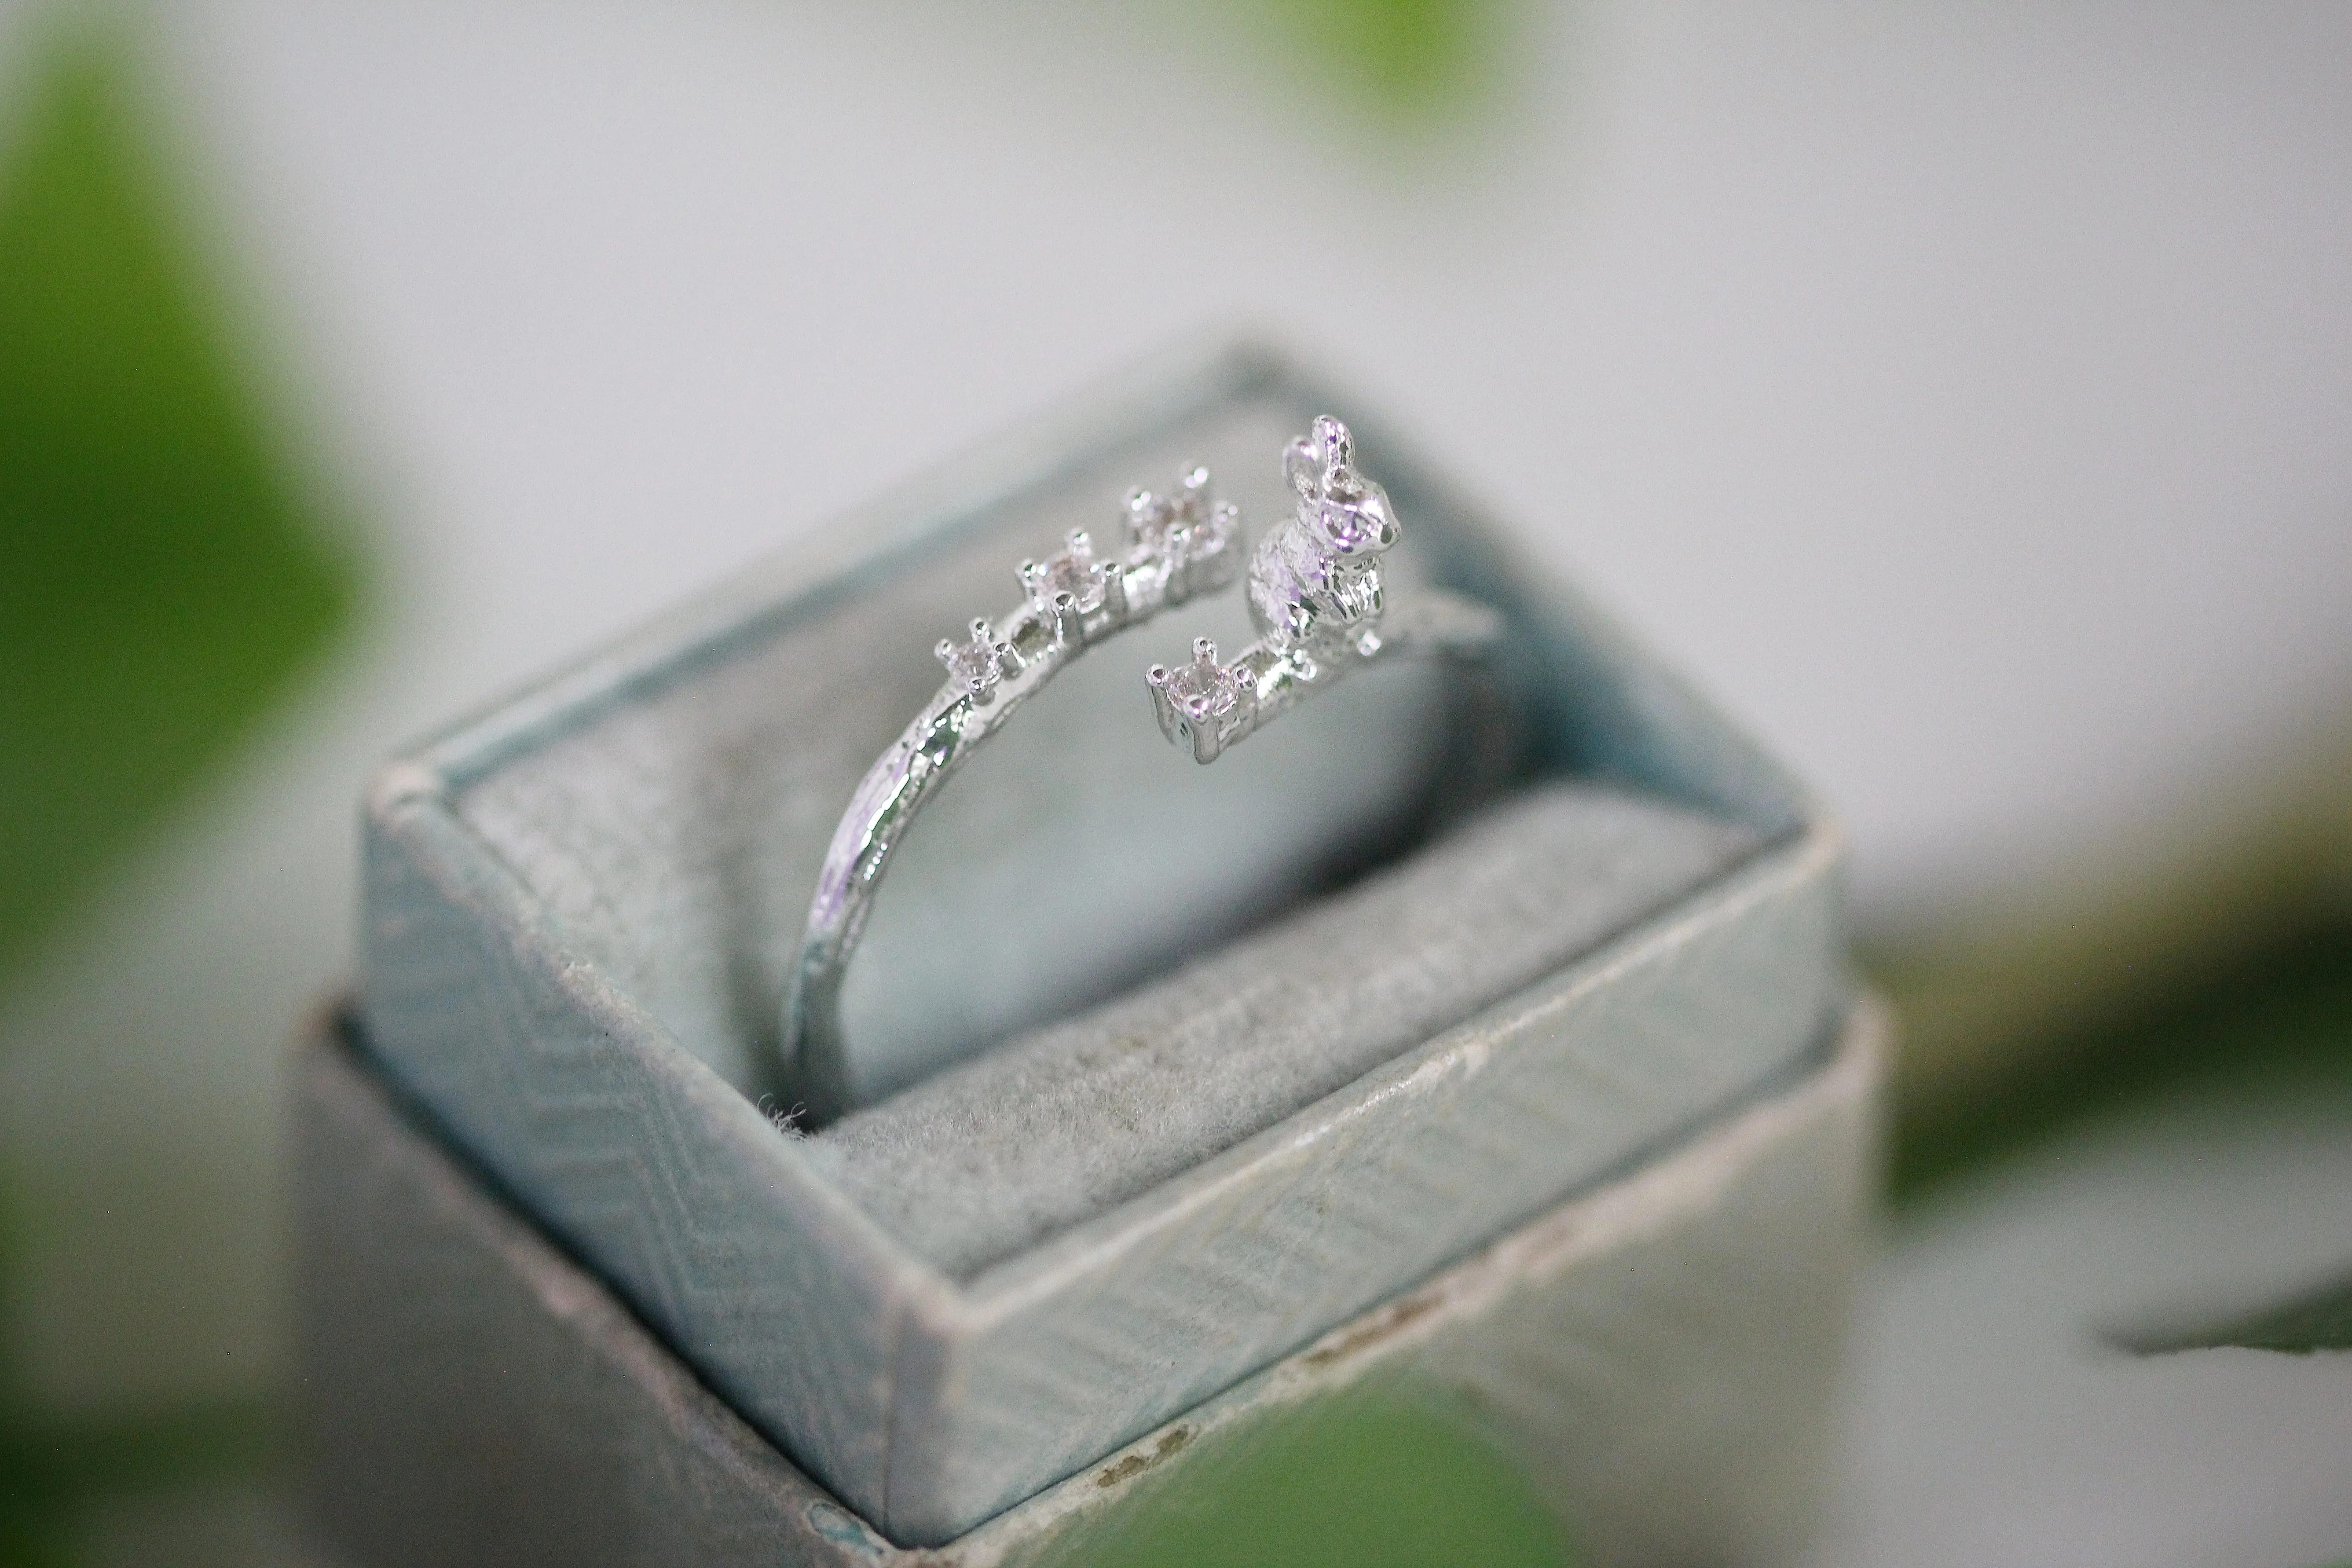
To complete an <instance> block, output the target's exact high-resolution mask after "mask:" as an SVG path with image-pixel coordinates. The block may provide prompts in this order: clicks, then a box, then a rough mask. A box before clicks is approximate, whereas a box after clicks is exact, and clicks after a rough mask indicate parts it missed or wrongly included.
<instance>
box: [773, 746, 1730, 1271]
mask: <svg viewBox="0 0 2352 1568" xmlns="http://www.w3.org/2000/svg"><path fill="white" fill-rule="evenodd" d="M1760 845H1761V838H1760V836H1759V834H1757V833H1756V831H1755V830H1754V829H1752V828H1749V827H1746V826H1741V825H1739V824H1737V823H1733V822H1728V821H1726V820H1724V819H1722V818H1720V817H1716V816H1706V815H1703V814H1701V813H1698V812H1696V811H1692V810H1689V809H1686V808H1685V807H1681V806H1677V805H1672V804H1671V803H1668V802H1664V801H1662V800H1660V799H1658V798H1657V797H1655V796H1654V795H1631V794H1628V793H1626V792H1624V791H1622V790H1614V789H1608V788H1602V787H1597V786H1594V785H1591V784H1551V785H1547V786H1543V787H1539V788H1536V789H1533V790H1530V791H1527V792H1524V793H1522V794H1520V795H1515V796H1512V797H1510V798H1508V799H1507V800H1506V801H1504V802H1502V803H1501V804H1499V805H1496V806H1495V807H1493V808H1491V809H1490V810H1488V811H1486V812H1485V813H1483V814H1481V815H1480V816H1477V817H1475V818H1474V819H1473V820H1471V821H1470V822H1468V823H1465V824H1464V825H1463V826H1460V827H1459V828H1457V829H1456V830H1455V831H1454V832H1453V833H1452V834H1450V835H1449V836H1448V837H1445V838H1444V839H1442V840H1441V841H1439V842H1438V843H1436V844H1435V845H1433V846H1431V847H1428V848H1427V849H1424V850H1423V851H1422V852H1421V853H1419V854H1417V855H1415V856H1413V857H1412V858H1410V859H1408V860H1406V861H1405V862H1403V863H1402V864H1401V865H1398V866H1395V867H1392V868H1389V869H1387V870H1384V871H1381V872H1380V873H1378V874H1376V875H1374V876H1371V877H1369V878H1367V879H1364V880H1363V881H1362V882H1361V883H1360V884H1358V885H1357V886H1355V887H1353V888H1350V889H1348V890H1347V891H1345V892H1343V893H1341V894H1339V895H1337V896H1335V897H1332V898H1329V899H1326V900H1321V901H1319V902H1317V903H1314V904H1311V905H1308V906H1307V907H1306V908H1305V909H1303V910H1298V911H1297V912H1295V913H1294V914H1292V915H1290V916H1289V917H1287V918H1286V919H1284V920H1282V921H1278V922H1276V924H1274V925H1273V926H1271V927H1269V928H1268V929H1266V930H1265V931H1260V932H1257V933H1255V935H1253V936H1251V937H1248V938H1245V939H1244V940H1242V941H1240V942H1234V943H1231V944H1228V945H1227V946H1225V947H1223V948H1222V949H1220V950H1218V951H1217V952H1215V953H1213V955H1211V956H1209V957H1207V958H1205V959H1202V960H1201V961H1200V962H1198V963H1193V964H1192V965H1190V966H1189V967H1187V968H1185V969H1183V970H1181V971H1180V972H1178V973H1175V974H1172V975H1170V976H1168V977H1167V978H1165V979H1163V980H1161V981H1159V982H1158V983H1156V984H1151V985H1149V986H1146V987H1144V988H1142V989H1141V990H1139V991H1138V992H1136V993H1134V994H1130V995H1128V996H1125V997H1122V998H1120V999H1119V1000H1118V1001H1117V1002H1114V1003H1111V1004H1109V1005H1106V1006H1103V1007H1099V1008H1097V1009H1095V1010H1093V1011H1091V1012H1089V1013H1087V1014H1085V1015H1083V1016H1079V1017H1076V1018H1072V1019H1069V1020H1066V1021H1065V1022H1063V1023H1060V1024H1056V1025H1054V1026H1049V1027H1047V1028H1045V1029H1042V1030H1038V1031H1036V1032H1035V1033H1034V1034H1031V1035H1029V1036H1027V1037H1024V1038H1023V1039H1021V1040H1018V1041H1014V1042H1011V1043H1008V1044H1007V1045H1005V1046H1003V1047H999V1048H997V1049H996V1050H993V1051H991V1052H989V1053H988V1054H986V1055H985V1056H982V1057H980V1058H976V1059H974V1060H972V1061H971V1062H968V1063H965V1064H964V1065H963V1066H961V1067H960V1068H955V1069H953V1070H951V1071H949V1072H946V1073H942V1074H940V1076H938V1077H936V1078H933V1079H929V1080H927V1081H925V1082H923V1083H921V1084H919V1085H917V1086H916V1087H915V1088H913V1089H908V1090H907V1091H905V1092H904V1093H901V1094H899V1095H898V1096H896V1097H894V1098H892V1099H890V1100H885V1101H883V1102H882V1103H881V1104H880V1105H878V1106H875V1107H872V1108H870V1109H868V1110H863V1111H859V1112H857V1113H856V1114H854V1115H851V1116H849V1117H846V1118H845V1119H844V1120H843V1121H839V1122H837V1123H835V1125H834V1126H832V1127H829V1128H827V1129H825V1130H824V1131H823V1132H821V1133H819V1134H818V1135H817V1136H815V1137H814V1138H812V1139H810V1140H809V1141H808V1142H807V1143H806V1145H805V1149H806V1152H807V1154H808V1157H809V1160H810V1163H811V1164H812V1165H813V1166H814V1168H815V1169H817V1170H818V1171H819V1172H821V1173H824V1175H825V1176H826V1177H827V1178H828V1179H829V1180H831V1181H832V1182H834V1183H835V1184H837V1185H838V1186H839V1187H840V1189H841V1190H842V1191H843V1192H844V1193H845V1194H847V1195H848V1196H849V1197H850V1198H851V1199H852V1201H854V1202H856V1204H858V1205H859V1206H861V1207H863V1208H864V1209H865V1210H866V1212H867V1213H868V1214H869V1215H873V1217H874V1218H875V1219H877V1221H879V1222H880V1223H881V1224H882V1226H884V1227H885V1228H886V1229H887V1230H888V1231H889V1232H890V1233H891V1234H892V1235H893V1236H895V1237H898V1239H899V1240H900V1241H902V1242H904V1243H905V1244H906V1245H907V1246H908V1247H909V1248H911V1249H912V1250H913V1251H914V1252H915V1253H916V1254H917V1255H918V1256H919V1257H921V1258H925V1259H926V1260H928V1261H929V1262H931V1263H933V1264H935V1265H937V1266H938V1267H939V1268H941V1269H944V1270H946V1271H947V1272H949V1273H950V1274H953V1275H957V1276H960V1277H969V1276H971V1275H972V1274H975V1273H977V1272H979V1271H980V1270H981V1269H982V1268H986V1267H987V1266H988V1265H989V1264H991V1263H993V1262H996V1261H999V1260H1000V1259H1002V1258H1006V1257H1009V1256H1011V1255H1012V1254H1013V1253H1015V1252H1017V1251H1019V1250H1021V1249H1023V1248H1024V1247H1030V1246H1033V1245H1034V1244H1035V1243H1037V1242H1038V1241H1041V1240H1043V1239H1045V1238H1046V1237H1050V1236H1052V1235H1054V1234H1055V1233H1057V1232H1059V1231H1062V1230H1064V1229H1066V1228H1067V1227H1069V1226H1072V1225H1075V1224H1077V1223H1079V1222H1080V1221H1083V1220H1085V1219H1087V1218H1090V1217H1092V1216H1093V1215H1097V1214H1100V1213H1102V1212H1103V1211H1105V1210H1107V1209H1108V1208H1110V1207H1111V1206H1113V1205H1117V1204H1118V1203H1120V1202H1122V1201H1123V1200H1125V1199H1127V1198H1129V1197H1132V1196H1134V1195H1135V1194H1139V1193H1141V1192H1145V1191H1147V1190H1149V1189H1150V1188H1151V1187H1153V1186H1156V1185H1158V1184H1160V1182H1162V1181H1165V1180H1166V1179H1168V1178H1169V1177H1170V1176H1172V1175H1174V1174H1176V1173H1178V1172H1180V1171H1183V1170H1185V1169H1187V1168H1189V1167H1191V1166H1192V1165H1195V1164H1197V1163H1200V1162H1201V1161H1202V1160H1203V1159H1205V1158H1207V1157H1208V1156H1210V1155H1211V1154H1213V1153H1215V1152H1218V1151H1220V1150H1223V1149H1226V1148H1229V1147H1231V1146H1232V1145H1234V1143H1237V1142H1240V1141H1241V1140H1242V1139H1244V1138H1246V1137H1248V1136H1249V1135H1250V1134H1252V1133H1254V1132H1256V1131H1260V1130H1262V1129H1264V1128H1266V1127H1270V1126H1272V1125H1273V1124H1274V1123H1275V1122H1276V1121H1280V1120H1281V1119H1282V1118H1283V1117H1285V1116H1287V1115H1289V1114H1290V1113H1291V1112H1292V1111H1295V1110H1298V1109H1299V1108H1300V1107H1302V1106H1305V1105H1307V1104H1308V1103H1310V1102H1311V1101H1313V1100H1317V1099H1318V1098H1320V1097H1321V1096H1323V1095H1325V1094H1327V1093H1328V1092H1330V1091H1331V1090H1333V1089H1338V1088H1339V1087H1340V1086H1341V1085H1343V1084H1346V1083H1348V1082H1349V1081H1350V1080H1352V1079H1356V1078H1358V1077H1360V1076H1361V1075H1362V1074H1363V1073H1365V1072H1367V1071H1369V1070H1370V1068H1373V1067H1376V1066H1378V1065H1379V1064H1380V1063H1381V1062H1382V1061H1385V1060H1387V1059H1388V1058H1391V1057H1394V1056H1395V1055H1397V1054H1398V1053H1399V1052H1401V1051H1403V1050H1405V1049H1407V1048H1409V1047H1412V1046H1415V1045H1418V1044H1419V1043H1420V1042H1422V1041H1423V1040H1425V1039H1428V1038H1430V1037H1433V1036H1434V1035H1436V1034H1437V1033H1439V1032H1440V1031H1441V1030H1444V1029H1445V1028H1448V1027H1450V1026H1453V1025H1454V1024H1456V1023H1459V1022H1460V1021H1461V1020H1463V1019H1464V1018H1465V1017H1467V1016H1470V1015H1471V1014H1472V1013H1474V1012H1475V1011H1477V1010H1478V1009H1479V1008H1481V1007H1483V1006H1486V1005H1489V1004H1491V1003H1494V1002H1496V1001H1499V1000H1501V999H1502V998H1504V997H1506V996H1507V995H1509V994H1512V993H1513V992H1515V991H1517V990H1519V989H1521V988H1522V987H1524V986H1526V985H1528V984H1530V983H1532V982H1533V981H1535V980H1537V979H1538V978H1540V977H1541V976H1542V975H1544V974H1546V973H1550V972H1552V971H1554V970H1556V969H1558V968H1559V967H1560V966H1561V965H1563V964H1565V963H1569V962H1570V960H1572V959H1574V958H1575V957H1576V956H1577V955H1579V954H1580V953H1581V952H1587V951H1589V950H1590V949H1591V948H1592V947H1593V946H1595V945H1597V944H1598V943H1599V942H1602V941H1605V940H1606V939H1607V938H1608V937H1610V936H1612V935H1613V934H1615V933H1616V932H1618V931H1622V930H1624V929H1625V928H1626V927H1628V926H1631V925H1633V923H1635V922H1636V921H1640V920H1642V919H1643V918H1644V917H1646V916H1648V915H1650V914H1653V913H1654V912H1655V911H1657V910H1659V909H1661V908H1663V907H1664V906H1666V905H1667V904H1670V903H1672V902H1673V901H1674V900H1676V899H1678V898H1681V897H1682V896H1683V895H1685V893H1687V892H1688V891H1689V890H1690V889H1693V888H1695V887H1697V886H1699V885H1701V884H1702V883H1704V882H1706V881H1708V880H1709V879H1713V878H1716V877H1718V876H1720V875H1722V874H1723V873H1724V872H1726V871H1727V870H1729V869H1730V868H1732V867H1733V866H1735V865H1737V864H1738V862H1739V861H1740V860H1741V859H1743V858H1746V857H1747V856H1748V855H1750V854H1752V853H1753V852H1754V851H1755V850H1756V849H1758V848H1759V847H1760Z"/></svg>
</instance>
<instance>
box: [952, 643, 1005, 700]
mask: <svg viewBox="0 0 2352 1568" xmlns="http://www.w3.org/2000/svg"><path fill="white" fill-rule="evenodd" d="M940 663H941V664H943V665H945V666H947V669H948V679H950V680H952V681H954V682H955V683H956V684H957V685H958V686H961V687H962V688H963V689H965V690H966V691H969V692H972V693H974V694H975V695H976V694H978V693H981V692H984V691H987V690H990V689H992V688H993V687H994V686H995V685H996V683H997V682H998V681H999V680H1001V679H1003V676H1004V656H1003V653H1002V652H1000V651H999V650H998V648H997V647H996V644H995V642H994V641H993V640H992V639H991V638H990V637H988V636H987V635H986V634H985V633H984V632H982V631H979V630H975V631H974V633H973V635H972V637H971V640H970V641H968V642H960V643H942V644H940Z"/></svg>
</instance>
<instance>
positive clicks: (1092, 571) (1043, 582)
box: [1037, 553, 1108, 615]
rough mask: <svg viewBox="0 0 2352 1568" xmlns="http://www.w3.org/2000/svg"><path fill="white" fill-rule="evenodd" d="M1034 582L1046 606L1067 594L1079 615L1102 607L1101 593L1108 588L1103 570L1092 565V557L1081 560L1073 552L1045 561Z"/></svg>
mask: <svg viewBox="0 0 2352 1568" xmlns="http://www.w3.org/2000/svg"><path fill="white" fill-rule="evenodd" d="M1037 581H1038V586H1039V587H1040V588H1041V589H1042V590H1043V591H1044V593H1045V602H1046V603H1047V604H1049V605H1050V604H1052V603H1053V602H1054V601H1055V600H1056V599H1058V598H1060V597H1061V596H1062V595H1065V594H1067V595H1069V596H1070V602H1071V603H1072V604H1073V605H1076V606H1077V609H1078V613H1079V614H1081V615H1091V614H1092V613H1093V612H1095V611H1096V610H1098V609H1100V608H1102V602H1103V593H1104V590H1105V588H1106V587H1107V586H1108V584H1106V583H1105V581H1104V577H1103V570H1102V568H1101V567H1099V566H1097V565H1096V564H1095V563H1094V559H1093V557H1092V556H1091V555H1089V556H1087V558H1085V559H1083V560H1081V559H1080V558H1079V557H1078V556H1077V555H1076V553H1069V554H1064V555H1056V556H1055V557H1054V558H1053V559H1052V560H1051V561H1048V562H1046V563H1045V571H1044V572H1043V573H1041V574H1039V576H1038V579H1037Z"/></svg>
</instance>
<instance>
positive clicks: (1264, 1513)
mask: <svg viewBox="0 0 2352 1568" xmlns="http://www.w3.org/2000/svg"><path fill="white" fill-rule="evenodd" d="M1258 1420H1260V1421H1261V1422H1262V1423H1263V1425H1262V1426H1261V1427H1260V1428H1259V1429H1258V1430H1257V1431H1255V1432H1254V1433H1252V1434H1251V1435H1250V1436H1249V1438H1248V1440H1246V1441H1244V1442H1241V1443H1228V1444H1226V1445H1223V1452H1222V1453H1221V1454H1220V1455H1219V1456H1218V1457H1217V1458H1203V1459H1202V1460H1201V1461H1200V1462H1198V1463H1196V1464H1194V1465H1190V1466H1185V1465H1175V1466H1171V1467H1170V1470H1171V1473H1170V1474H1168V1475H1167V1476H1166V1477H1165V1479H1164V1480H1161V1481H1160V1484H1159V1485H1158V1487H1157V1488H1156V1489H1154V1491H1153V1493H1152V1495H1150V1497H1149V1498H1148V1499H1147V1498H1139V1499H1138V1500H1137V1505H1138V1506H1135V1507H1132V1508H1129V1509H1128V1510H1125V1514H1124V1517H1125V1519H1126V1520H1127V1521H1128V1522H1127V1524H1126V1527H1125V1529H1124V1530H1123V1531H1121V1532H1120V1533H1119V1534H1118V1537H1117V1539H1115V1540H1104V1539H1099V1538H1097V1537H1093V1536H1088V1537H1087V1538H1086V1539H1085V1540H1084V1541H1083V1542H1081V1543H1080V1545H1079V1547H1078V1551H1079V1552H1080V1554H1081V1556H1082V1557H1083V1560H1084V1563H1085V1565H1086V1568H1198V1565H1199V1564H1202V1563H1220V1564H1228V1565H1230V1568H1322V1565H1324V1564H1328V1565H1330V1568H1454V1565H1456V1564H1466V1563H1476V1564H1478V1565H1479V1568H1569V1565H1570V1564H1572V1563H1575V1562H1576V1561H1578V1559H1577V1556H1576V1554H1575V1553H1574V1552H1573V1551H1572V1549H1571V1548H1570V1544H1569V1542H1568V1541H1567V1539H1566V1537H1565V1535H1564V1534H1563V1532H1562V1531H1561V1529H1560V1527H1559V1522H1558V1521H1556V1520H1554V1519H1553V1518H1552V1516H1551V1515H1550V1514H1549V1512H1548V1511H1547V1510H1545V1509H1544V1508H1543V1507H1542V1506H1541V1505H1540V1504H1539V1503H1538V1500H1537V1499H1536V1496H1535V1494H1534V1492H1533V1489H1531V1488H1530V1486H1529V1485H1528V1480H1527V1478H1526V1477H1525V1476H1524V1475H1522V1474H1521V1472H1520V1471H1519V1469H1518V1468H1517V1466H1515V1465H1514V1464H1513V1463H1512V1462H1511V1460H1510V1458H1508V1457H1507V1455H1505V1454H1503V1453H1502V1452H1500V1451H1499V1450H1498V1449H1496V1447H1494V1446H1493V1445H1491V1444H1489V1443H1487V1442H1486V1441H1484V1440H1483V1439H1481V1438H1480V1437H1478V1436H1476V1435H1475V1433H1474V1431H1473V1430H1472V1425H1471V1423H1470V1421H1469V1420H1468V1419H1467V1418H1466V1417H1465V1416H1462V1415H1457V1414H1454V1413H1450V1412H1448V1411H1446V1410H1444V1409H1443V1408H1440V1407H1439V1405H1437V1404H1436V1403H1435V1402H1434V1398H1433V1401H1432V1403H1429V1404H1426V1405H1424V1404H1416V1403H1411V1402H1406V1401H1402V1400H1394V1399H1391V1400H1387V1401H1380V1402H1364V1403H1356V1404H1349V1405H1340V1406H1338V1407H1333V1406H1328V1405H1325V1406H1314V1407H1309V1408H1308V1409H1307V1410H1305V1411H1303V1412H1297V1411H1282V1410H1277V1411H1276V1412H1274V1413H1270V1414H1267V1415H1261V1416H1260V1417H1258ZM1183 1431H1184V1429H1183V1428H1181V1427H1178V1428H1175V1429H1173V1430H1172V1431H1171V1433H1170V1434H1169V1436H1167V1437H1163V1438H1162V1440H1161V1447H1162V1449H1163V1450H1168V1453H1167V1454H1166V1455H1165V1456H1164V1457H1168V1458H1173V1457H1175V1455H1176V1454H1177V1453H1179V1452H1181V1447H1182V1444H1181V1434H1182V1433H1183ZM1159 1462H1160V1461H1159V1458H1146V1459H1143V1460H1141V1461H1140V1462H1139V1461H1138V1460H1134V1459H1130V1460H1129V1463H1130V1464H1137V1463H1140V1466H1141V1467H1142V1468H1149V1467H1150V1466H1151V1465H1155V1464H1157V1463H1159ZM1155 1479H1157V1478H1155ZM1139 1480H1140V1478H1139ZM1129 1484H1138V1483H1136V1482H1130V1483H1129ZM1073 1568H1075V1565H1073Z"/></svg>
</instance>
